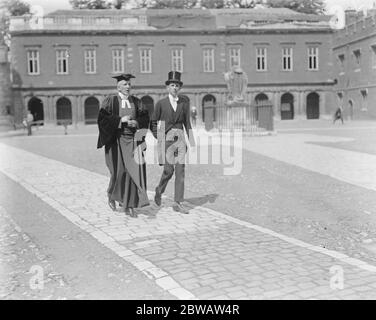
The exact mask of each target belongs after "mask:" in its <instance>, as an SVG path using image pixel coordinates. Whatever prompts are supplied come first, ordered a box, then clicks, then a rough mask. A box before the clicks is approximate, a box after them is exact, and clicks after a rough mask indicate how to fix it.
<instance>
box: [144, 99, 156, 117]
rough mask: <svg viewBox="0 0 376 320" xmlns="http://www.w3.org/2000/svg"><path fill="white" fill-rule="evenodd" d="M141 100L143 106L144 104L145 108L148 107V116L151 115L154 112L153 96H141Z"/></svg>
mask: <svg viewBox="0 0 376 320" xmlns="http://www.w3.org/2000/svg"><path fill="white" fill-rule="evenodd" d="M141 102H142V103H143V105H144V106H146V108H147V109H148V112H149V117H151V115H152V114H153V112H154V100H153V98H152V97H150V96H143V97H142V98H141Z"/></svg>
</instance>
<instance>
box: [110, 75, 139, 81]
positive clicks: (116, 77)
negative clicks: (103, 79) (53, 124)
mask: <svg viewBox="0 0 376 320" xmlns="http://www.w3.org/2000/svg"><path fill="white" fill-rule="evenodd" d="M112 78H114V79H116V80H117V82H119V81H122V80H125V81H129V80H130V79H131V78H136V77H135V76H134V75H133V74H130V73H127V74H121V75H118V76H114V77H112Z"/></svg>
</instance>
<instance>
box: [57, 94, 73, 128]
mask: <svg viewBox="0 0 376 320" xmlns="http://www.w3.org/2000/svg"><path fill="white" fill-rule="evenodd" d="M56 120H57V121H56V122H57V124H58V125H60V124H63V123H68V124H72V104H71V102H70V100H69V99H68V98H65V97H63V98H59V100H57V102H56Z"/></svg>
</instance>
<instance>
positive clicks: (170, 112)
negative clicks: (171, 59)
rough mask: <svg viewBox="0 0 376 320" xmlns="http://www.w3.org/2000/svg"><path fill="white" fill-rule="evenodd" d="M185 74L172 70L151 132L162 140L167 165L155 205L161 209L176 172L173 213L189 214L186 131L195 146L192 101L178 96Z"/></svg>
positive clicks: (161, 160) (161, 155)
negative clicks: (186, 178) (186, 197)
mask: <svg viewBox="0 0 376 320" xmlns="http://www.w3.org/2000/svg"><path fill="white" fill-rule="evenodd" d="M180 79H181V73H180V72H177V71H171V72H169V73H168V80H167V81H166V82H165V84H166V88H167V91H168V96H167V97H166V98H164V99H162V100H159V101H158V102H157V103H156V105H155V108H154V112H153V115H152V117H151V130H152V133H153V135H154V137H155V138H156V139H158V160H159V164H160V165H163V166H164V168H163V173H162V177H161V179H160V182H159V184H158V186H157V187H156V189H155V197H154V201H155V203H156V204H157V205H158V206H160V205H161V203H162V194H163V193H164V191H165V189H166V187H167V184H168V182H169V180H170V179H171V178H172V176H173V174H174V171H175V194H174V200H175V202H174V205H173V210H174V211H177V212H181V213H184V214H187V213H189V212H188V210H187V209H186V208H184V206H183V204H182V202H183V201H184V180H185V155H186V151H187V143H186V140H185V136H184V130H183V128H184V129H185V131H186V133H187V135H188V138H189V142H190V144H191V146H194V145H195V142H194V138H193V135H192V127H191V122H190V108H189V99H188V98H187V97H186V96H183V95H178V93H179V91H180V89H181V87H182V85H183V82H182V81H181V80H180Z"/></svg>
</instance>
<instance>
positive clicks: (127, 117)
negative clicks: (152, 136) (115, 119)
mask: <svg viewBox="0 0 376 320" xmlns="http://www.w3.org/2000/svg"><path fill="white" fill-rule="evenodd" d="M130 119H131V118H130V116H124V117H122V118H121V122H128V121H129V120H130Z"/></svg>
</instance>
